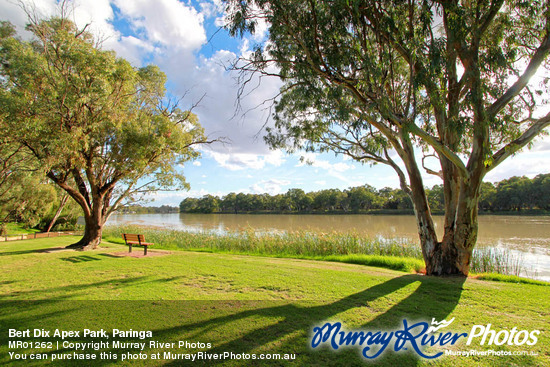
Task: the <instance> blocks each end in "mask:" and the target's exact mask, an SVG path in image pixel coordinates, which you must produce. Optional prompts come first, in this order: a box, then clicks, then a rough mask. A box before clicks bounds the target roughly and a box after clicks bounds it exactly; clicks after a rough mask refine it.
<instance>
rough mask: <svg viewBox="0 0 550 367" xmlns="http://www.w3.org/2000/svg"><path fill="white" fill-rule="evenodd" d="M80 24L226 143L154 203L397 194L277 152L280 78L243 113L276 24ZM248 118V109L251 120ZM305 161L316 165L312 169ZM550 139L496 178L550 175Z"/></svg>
mask: <svg viewBox="0 0 550 367" xmlns="http://www.w3.org/2000/svg"><path fill="white" fill-rule="evenodd" d="M34 4H35V7H36V11H37V12H39V13H40V14H42V15H44V16H48V15H50V14H54V13H55V12H56V6H57V5H56V4H57V2H56V1H55V0H34ZM74 4H75V8H74V13H73V17H74V20H75V21H76V22H77V24H78V25H79V26H84V25H85V24H87V23H91V26H90V29H91V30H92V31H93V32H94V33H95V34H96V35H98V36H99V37H101V38H102V39H104V41H103V48H105V49H113V50H115V51H116V52H117V54H118V55H119V56H120V57H124V58H126V59H127V60H129V61H130V62H132V64H133V65H135V66H143V65H147V64H149V63H153V64H156V65H158V66H159V67H160V68H161V69H162V70H163V71H164V72H165V73H166V74H167V76H168V88H169V91H170V93H171V94H172V95H174V96H182V95H185V96H186V98H185V99H184V102H183V105H182V107H186V103H187V104H188V105H191V104H193V103H195V102H197V101H199V100H201V103H200V105H199V106H198V107H197V108H196V109H195V110H194V111H195V113H196V114H197V115H198V117H199V120H200V122H201V124H202V125H203V126H204V127H205V130H206V133H207V134H208V135H209V136H210V137H224V138H225V139H226V140H227V143H226V144H216V145H214V146H210V147H208V148H205V149H203V151H202V158H201V159H199V160H197V161H195V162H192V163H191V162H190V163H186V164H185V166H184V167H182V169H183V171H184V174H185V175H186V177H187V181H188V182H189V184H190V185H191V190H190V191H188V192H164V193H159V194H157V195H156V196H155V201H154V202H152V203H150V204H149V205H163V204H168V205H178V204H179V202H180V201H181V200H182V199H183V198H185V197H188V196H193V197H199V196H202V195H205V194H213V195H218V196H223V195H225V194H227V193H229V192H246V193H248V192H250V193H263V192H267V193H270V194H277V193H284V192H286V191H287V190H288V189H290V188H301V189H303V190H305V191H316V190H321V189H328V188H339V189H346V188H348V187H351V186H359V185H363V184H369V185H372V186H374V187H376V188H382V187H385V186H390V187H398V180H397V177H396V175H395V173H394V172H393V170H392V169H391V168H388V167H386V166H382V165H376V166H370V165H368V164H366V165H363V164H361V163H358V162H354V161H351V160H349V159H346V158H345V157H342V156H339V157H335V156H334V155H333V154H315V153H300V152H298V153H295V154H292V155H289V154H286V153H285V152H282V151H272V150H270V149H269V148H268V147H267V146H266V145H265V144H264V143H263V140H262V138H261V135H262V131H261V128H262V126H263V125H264V124H265V123H266V121H267V122H268V121H269V110H267V109H266V108H265V107H266V106H265V105H262V102H263V101H265V100H268V99H269V98H272V97H273V96H275V95H276V93H277V91H278V88H279V87H280V82H279V80H277V79H275V78H271V79H263V80H262V82H261V84H260V85H259V87H258V88H257V89H255V90H254V91H253V92H251V93H250V94H248V95H247V97H246V98H244V99H243V100H242V106H241V108H242V109H241V110H240V111H236V97H237V88H238V86H237V84H236V81H235V75H232V74H231V73H230V72H228V71H226V66H227V65H228V64H229V63H230V62H231V61H232V60H234V59H235V58H236V57H238V56H240V55H242V54H243V53H246V52H249V51H250V50H251V48H252V46H253V45H254V43H257V42H262V40H264V39H265V31H266V30H267V27H266V26H265V25H261V26H260V27H259V30H260V32H259V34H257V35H255V36H254V37H252V36H251V37H248V38H245V39H235V38H231V37H229V35H228V34H227V32H225V31H224V30H221V29H220V25H222V24H223V5H222V3H221V0H213V1H206V0H205V1H177V0H156V1H153V0H79V1H76V2H75V3H74ZM0 14H1V15H0V18H2V19H4V20H10V21H11V22H12V23H13V24H15V25H16V26H17V28H18V30H19V31H21V32H22V30H23V27H24V24H25V23H26V16H25V14H24V12H23V11H22V10H21V9H20V8H19V7H17V6H16V5H14V3H13V1H11V0H0ZM242 111H249V112H248V113H247V114H245V115H243V113H242ZM302 156H305V158H306V160H307V161H309V162H310V163H311V165H307V164H304V163H303V162H302V161H301V160H300V157H302ZM549 167H550V140H549V139H544V140H543V139H539V142H538V143H537V144H535V146H534V148H533V149H532V150H531V151H529V152H524V153H522V154H520V155H518V156H517V157H514V158H513V159H511V160H508V161H507V162H505V163H504V164H502V165H501V166H500V167H498V168H496V169H495V170H494V171H492V172H491V173H490V174H489V175H488V177H487V178H486V180H487V181H493V182H494V181H498V180H502V179H504V178H508V177H511V176H514V175H527V176H530V177H533V176H535V175H536V174H538V173H547V172H550V168H549ZM425 183H426V185H427V186H430V187H431V186H432V185H435V184H439V183H440V181H439V179H438V178H437V177H435V176H429V175H426V176H425Z"/></svg>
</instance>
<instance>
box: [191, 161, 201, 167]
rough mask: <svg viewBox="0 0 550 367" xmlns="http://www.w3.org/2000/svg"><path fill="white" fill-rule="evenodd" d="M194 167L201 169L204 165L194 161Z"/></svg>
mask: <svg viewBox="0 0 550 367" xmlns="http://www.w3.org/2000/svg"><path fill="white" fill-rule="evenodd" d="M193 166H197V167H200V166H202V163H201V162H199V161H194V162H193Z"/></svg>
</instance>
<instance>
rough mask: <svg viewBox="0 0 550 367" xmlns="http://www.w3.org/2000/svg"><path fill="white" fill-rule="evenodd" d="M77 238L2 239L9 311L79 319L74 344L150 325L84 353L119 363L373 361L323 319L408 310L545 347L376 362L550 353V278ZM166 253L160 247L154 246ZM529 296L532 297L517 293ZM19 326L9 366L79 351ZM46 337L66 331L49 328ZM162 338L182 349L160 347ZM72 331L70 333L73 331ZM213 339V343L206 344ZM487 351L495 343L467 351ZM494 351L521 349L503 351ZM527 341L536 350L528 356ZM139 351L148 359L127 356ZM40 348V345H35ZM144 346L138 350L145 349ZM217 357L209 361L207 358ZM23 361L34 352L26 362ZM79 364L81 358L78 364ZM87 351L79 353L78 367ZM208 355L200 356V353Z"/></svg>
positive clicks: (1, 352) (364, 322) (69, 324)
mask: <svg viewBox="0 0 550 367" xmlns="http://www.w3.org/2000/svg"><path fill="white" fill-rule="evenodd" d="M75 240H76V238H55V239H37V240H30V241H20V242H13V243H5V244H2V245H1V246H0V264H1V266H2V269H3V270H5V271H3V272H2V273H0V297H1V301H0V304H1V305H2V307H0V319H1V320H2V324H3V325H4V326H5V327H6V328H14V329H17V330H27V329H30V330H33V329H44V330H49V331H50V330H56V329H61V330H76V331H79V330H80V334H81V335H80V336H79V337H73V338H69V341H70V342H73V343H75V342H82V343H84V342H98V341H100V340H102V339H97V338H95V339H94V338H85V337H83V336H82V332H81V331H82V330H83V329H85V328H88V329H92V330H96V329H97V330H100V329H103V330H108V331H109V332H111V330H113V329H115V328H116V329H120V330H130V329H132V330H134V331H135V330H138V331H151V334H152V336H151V337H146V338H145V339H143V340H141V339H138V338H134V339H131V341H134V342H145V343H146V345H145V347H144V348H143V350H140V349H133V348H114V347H113V345H112V342H113V341H114V340H119V339H116V338H112V340H111V339H109V342H110V343H111V344H110V345H109V346H108V347H106V348H104V349H100V350H94V349H91V348H89V349H86V350H85V351H83V352H82V353H88V354H95V355H96V356H97V358H98V359H99V355H100V352H103V353H106V354H105V355H110V356H112V355H113V354H117V355H118V360H113V359H111V360H103V361H99V362H100V363H103V364H105V363H108V364H110V365H137V366H156V365H158V366H160V365H163V364H166V363H170V362H172V363H178V362H180V363H181V361H177V360H170V359H162V358H161V359H160V360H153V359H152V356H153V355H156V354H157V353H160V356H161V357H164V353H168V352H169V353H173V354H178V353H192V354H193V353H198V352H203V353H220V354H223V353H225V352H227V353H235V354H241V353H245V354H246V353H248V354H256V355H260V354H280V355H283V354H293V355H295V362H292V363H288V364H285V363H283V362H280V363H279V365H292V364H294V365H302V366H313V365H323V366H343V365H345V366H361V365H365V363H366V361H365V359H363V358H362V357H361V348H359V347H344V348H341V349H340V350H338V352H335V351H334V350H333V349H331V348H330V347H329V346H326V345H325V346H323V347H318V348H316V349H312V348H311V347H310V344H311V335H312V329H313V327H315V326H320V325H323V324H324V322H328V321H332V322H335V321H339V322H341V323H342V325H343V327H344V328H345V329H346V330H352V329H361V330H370V331H373V332H375V331H377V330H396V329H397V328H402V327H403V320H404V319H406V320H409V321H410V322H412V321H418V320H426V321H427V322H430V320H431V319H432V318H435V319H436V320H444V319H445V320H454V322H453V323H452V324H451V325H450V326H449V327H447V328H446V329H443V330H442V332H447V331H449V332H453V333H462V332H464V333H470V332H471V330H472V328H473V327H474V326H475V325H483V326H485V325H488V324H491V329H492V330H496V331H497V332H498V331H500V330H511V329H512V328H513V327H517V329H518V330H527V331H529V332H530V331H532V330H539V332H540V334H538V338H537V341H536V343H535V344H534V345H527V344H523V345H510V344H508V343H504V344H502V345H500V346H495V345H494V344H493V345H489V344H488V343H487V342H485V343H484V344H481V338H479V337H478V338H476V339H474V341H473V343H472V345H466V343H465V338H462V339H461V340H460V342H459V343H457V344H455V345H452V346H451V345H447V346H445V347H441V346H434V347H429V348H426V349H423V351H424V352H425V353H426V354H428V355H435V354H436V353H440V352H444V351H445V350H449V351H451V352H454V354H452V355H451V354H449V355H446V354H444V355H443V356H441V357H439V358H437V359H435V360H432V361H428V360H426V359H423V358H421V357H419V356H418V355H417V354H416V353H414V352H412V350H409V351H407V352H405V351H400V352H394V351H393V348H391V347H389V348H388V350H387V351H386V352H385V353H384V354H382V356H380V357H378V358H377V359H376V360H375V362H376V365H377V366H395V365H399V366H410V365H415V366H428V365H429V366H445V367H451V366H458V365H466V364H467V365H472V364H475V365H476V366H494V365H501V364H506V365H521V366H524V365H533V366H534V365H538V366H542V365H549V364H550V349H549V348H550V347H549V346H550V326H549V324H548V322H547V320H548V319H549V318H550V313H549V310H550V287H541V286H537V285H529V284H509V283H498V282H491V281H479V280H476V279H463V278H462V279H460V278H434V277H425V276H422V275H417V274H407V273H403V272H398V271H393V270H387V269H380V268H372V267H368V266H358V265H352V264H339V263H330V262H319V261H309V260H295V259H277V258H269V257H253V256H241V255H234V254H216V253H204V252H202V253H197V252H191V251H172V252H171V253H169V254H165V256H151V257H146V258H133V257H127V256H122V255H120V254H122V253H124V252H126V251H127V248H126V247H125V246H123V245H119V244H113V243H109V242H104V243H103V244H102V247H101V248H100V249H98V250H94V251H87V252H78V251H74V250H55V249H56V248H60V247H63V246H66V245H68V244H70V243H72V242H74V241H75ZM151 251H157V250H151ZM518 294H521V297H518ZM7 335H8V334H7V332H5V333H2V334H1V335H0V363H1V364H3V365H9V364H10V363H13V361H12V360H10V357H9V354H8V352H14V351H16V352H17V353H21V354H26V355H27V356H28V355H30V354H31V353H43V354H44V355H45V356H46V357H47V359H46V360H43V361H33V363H34V364H33V365H38V366H40V365H51V364H52V361H51V358H52V356H53V355H57V356H59V355H72V353H73V350H72V349H71V348H69V347H67V348H60V349H59V350H51V349H47V348H43V347H42V346H39V347H38V348H35V346H34V344H33V347H31V348H27V349H18V350H16V349H9V348H8V340H7V339H8V337H7ZM39 340H40V341H44V342H49V341H52V342H54V343H55V341H61V339H60V338H54V337H49V338H41V339H39ZM151 340H154V341H160V342H163V343H175V347H174V348H171V347H162V346H159V345H158V344H156V345H152V346H151V345H150V344H149V342H150V341H151ZM179 341H184V342H185V341H188V342H190V343H203V344H204V347H202V348H199V347H198V346H195V348H177V345H178V342H179ZM61 342H62V341H61ZM208 343H209V344H210V345H209V346H208V345H207V344H208ZM472 349H475V350H478V351H479V352H480V354H481V353H485V354H486V355H485V356H483V355H477V356H475V357H472V356H470V357H465V356H459V355H457V354H456V352H459V351H471V350H472ZM491 350H498V351H500V352H501V353H510V355H509V356H497V355H494V354H491V353H490V351H491ZM522 351H527V353H526V354H524V355H521V352H522ZM126 353H132V354H134V355H142V356H146V357H147V358H148V359H147V360H140V359H136V360H131V361H124V362H123V361H121V359H120V358H121V356H122V355H127V354H126ZM27 358H30V357H27ZM138 358H139V357H138ZM202 362H205V363H206V361H202ZM21 363H23V362H21ZM71 363H72V364H71ZM78 363H80V364H82V361H72V362H71V361H66V362H63V363H62V364H63V365H78ZM209 363H210V364H209V365H212V364H214V365H218V366H249V365H250V366H252V365H254V366H262V367H263V366H272V365H273V361H261V360H257V361H250V363H247V362H243V360H231V359H225V360H218V361H216V362H215V363H214V362H209ZM199 365H200V363H199Z"/></svg>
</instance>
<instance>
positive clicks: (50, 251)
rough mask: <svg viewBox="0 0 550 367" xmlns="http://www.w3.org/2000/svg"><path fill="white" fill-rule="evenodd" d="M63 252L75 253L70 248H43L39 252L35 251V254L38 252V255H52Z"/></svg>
mask: <svg viewBox="0 0 550 367" xmlns="http://www.w3.org/2000/svg"><path fill="white" fill-rule="evenodd" d="M63 251H73V252H74V251H75V250H74V249H72V248H66V247H52V248H45V249H41V250H36V251H35V252H40V253H47V254H49V253H52V252H63Z"/></svg>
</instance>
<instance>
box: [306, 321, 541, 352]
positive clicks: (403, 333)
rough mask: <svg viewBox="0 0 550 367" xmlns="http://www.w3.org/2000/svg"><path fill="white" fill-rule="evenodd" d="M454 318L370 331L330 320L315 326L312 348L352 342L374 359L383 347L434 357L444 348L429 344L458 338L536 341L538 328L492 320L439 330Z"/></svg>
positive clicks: (519, 342)
mask: <svg viewBox="0 0 550 367" xmlns="http://www.w3.org/2000/svg"><path fill="white" fill-rule="evenodd" d="M453 321H454V318H452V319H451V320H449V321H446V320H442V321H439V322H438V321H436V320H435V319H432V323H431V324H428V323H427V322H424V321H422V322H416V323H410V322H409V321H407V320H406V319H404V320H403V328H400V329H397V330H391V331H371V330H352V331H346V330H344V329H343V327H342V324H341V323H340V322H334V323H331V322H327V323H325V324H324V325H323V326H315V327H314V328H313V336H312V338H311V347H312V348H313V349H315V348H317V347H320V346H322V345H328V346H329V348H332V349H334V350H338V349H340V348H342V347H346V346H353V347H358V348H360V349H361V354H362V355H363V357H365V358H367V359H374V358H376V357H378V356H380V355H381V354H382V353H384V351H386V350H391V349H393V351H394V352H399V351H404V350H410V348H412V350H413V351H414V352H416V353H417V354H418V355H419V356H420V357H422V358H426V359H434V358H438V357H440V356H442V355H443V354H444V352H442V351H441V352H437V353H435V354H433V355H429V354H426V353H425V352H424V349H425V348H426V347H434V346H435V347H436V346H446V345H448V346H450V345H454V344H457V343H458V342H459V341H465V342H466V345H471V344H472V343H474V344H475V343H479V345H497V346H499V345H504V344H507V345H535V344H536V343H537V341H538V335H539V334H540V331H539V330H533V331H530V332H529V331H527V330H518V329H517V328H516V327H514V328H512V329H511V330H508V329H505V330H499V331H497V330H493V329H492V328H491V324H487V325H474V326H473V327H472V329H471V330H470V332H469V333H453V332H450V331H447V332H440V329H443V328H446V327H448V326H449V325H451V324H452V322H453Z"/></svg>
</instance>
